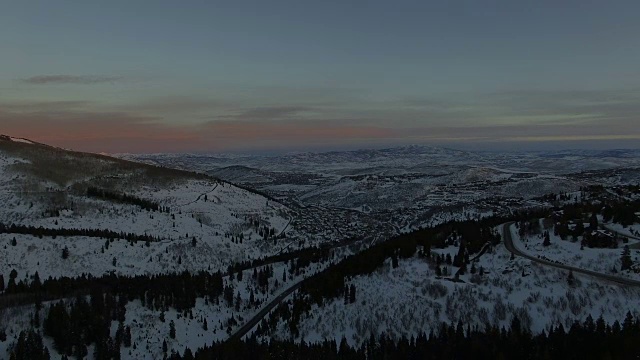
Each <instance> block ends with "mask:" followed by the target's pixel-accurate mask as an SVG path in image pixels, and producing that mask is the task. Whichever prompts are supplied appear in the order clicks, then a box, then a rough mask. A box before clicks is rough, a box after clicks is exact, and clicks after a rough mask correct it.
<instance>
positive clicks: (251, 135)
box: [0, 0, 640, 153]
mask: <svg viewBox="0 0 640 360" xmlns="http://www.w3.org/2000/svg"><path fill="white" fill-rule="evenodd" d="M639 14H640V1H637V0H629V1H589V0H582V1H570V0H562V1H558V0H554V1H548V0H542V1H540V0H538V1H378V0H373V1H313V2H312V1H225V2H220V1H131V0H129V1H100V2H98V1H63V0H56V1H51V0H45V1H31V0H20V1H5V2H3V4H2V10H1V11H0V49H1V50H0V51H1V52H0V133H3V134H8V135H12V136H16V137H26V138H30V139H33V140H36V141H41V142H45V143H48V144H52V145H57V146H62V147H66V148H73V149H77V150H86V151H94V152H111V153H120V152H229V151H263V150H267V151H291V150H309V149H313V150H321V149H340V148H366V147H380V146H389V145H404V144H429V145H442V146H451V147H458V148H477V149H484V150H493V149H548V148H549V149H550V148H611V147H613V148H629V147H631V148H638V147H640V117H639V114H640V20H639V19H638V17H639Z"/></svg>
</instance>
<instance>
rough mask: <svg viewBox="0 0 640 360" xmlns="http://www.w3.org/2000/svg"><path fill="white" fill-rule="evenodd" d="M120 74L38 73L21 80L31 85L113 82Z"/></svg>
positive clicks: (120, 77) (119, 77)
mask: <svg viewBox="0 0 640 360" xmlns="http://www.w3.org/2000/svg"><path fill="white" fill-rule="evenodd" d="M122 79H123V78H122V76H104V75H38V76H32V77H29V78H26V79H23V80H22V82H24V83H26V84H31V85H48V84H78V85H92V84H103V83H115V82H118V81H121V80H122Z"/></svg>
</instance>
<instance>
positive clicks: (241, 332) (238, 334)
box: [227, 278, 308, 341]
mask: <svg viewBox="0 0 640 360" xmlns="http://www.w3.org/2000/svg"><path fill="white" fill-rule="evenodd" d="M307 279H308V278H305V279H302V280H300V281H298V282H297V283H295V284H293V285H292V286H291V287H289V288H288V289H287V290H285V291H284V292H282V294H280V295H278V296H277V297H276V298H275V299H273V300H271V302H270V303H268V304H267V305H266V306H265V307H263V308H262V310H260V312H258V313H257V314H255V315H254V316H253V317H252V318H251V320H249V321H248V322H247V323H246V324H244V325H242V327H241V328H239V329H238V330H236V331H235V332H234V333H233V334H232V335H231V336H230V337H229V339H228V340H227V341H239V340H242V338H243V337H244V336H245V335H247V334H248V333H249V331H251V329H253V328H254V327H255V326H256V325H258V323H259V322H260V321H262V319H264V317H265V316H267V314H268V313H269V312H270V311H271V310H273V309H274V308H275V307H276V306H278V304H280V303H281V302H282V301H283V300H284V299H286V298H287V296H289V295H291V294H293V292H294V291H296V290H298V289H300V287H301V286H302V283H303V282H304V281H305V280H307Z"/></svg>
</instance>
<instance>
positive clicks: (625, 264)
mask: <svg viewBox="0 0 640 360" xmlns="http://www.w3.org/2000/svg"><path fill="white" fill-rule="evenodd" d="M620 262H621V266H620V269H621V270H628V269H630V268H631V265H633V262H632V261H631V251H630V250H629V245H625V247H624V249H623V250H622V256H621V258H620Z"/></svg>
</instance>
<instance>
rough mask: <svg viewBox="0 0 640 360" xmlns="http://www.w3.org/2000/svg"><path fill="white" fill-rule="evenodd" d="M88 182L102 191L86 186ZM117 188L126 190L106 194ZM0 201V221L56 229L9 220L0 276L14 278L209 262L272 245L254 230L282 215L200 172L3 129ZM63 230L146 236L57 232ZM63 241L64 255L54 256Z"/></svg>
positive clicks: (278, 208) (283, 220)
mask: <svg viewBox="0 0 640 360" xmlns="http://www.w3.org/2000/svg"><path fill="white" fill-rule="evenodd" d="M89 188H95V189H99V190H100V191H103V192H106V193H107V195H111V198H110V197H109V196H95V194H93V195H92V194H89V193H88V189H89ZM124 194H126V195H127V196H128V198H126V199H118V198H115V199H114V198H113V197H114V195H115V196H121V195H124ZM0 202H1V203H2V204H3V205H4V206H2V207H1V208H0V223H1V224H3V225H4V226H5V227H9V226H11V225H14V226H17V227H31V228H34V229H36V230H35V232H36V233H37V232H38V231H37V229H45V230H48V231H49V232H51V231H55V230H57V231H58V233H57V236H55V235H54V236H45V237H44V239H43V238H41V237H40V236H37V235H35V236H34V235H33V234H20V233H19V232H24V231H22V230H16V229H8V230H6V231H4V233H3V234H0V274H4V276H5V278H8V276H9V272H10V271H11V270H14V269H15V270H16V271H17V272H18V274H19V278H18V279H17V280H19V279H21V278H27V277H29V276H31V275H33V274H34V273H35V272H36V271H37V272H38V273H39V275H40V277H42V278H47V277H50V276H52V277H59V276H71V277H73V276H78V275H80V274H83V273H86V274H93V275H96V276H98V275H102V274H104V273H111V272H113V273H116V274H127V275H132V274H153V273H165V272H170V271H181V270H190V271H197V270H203V269H211V270H214V271H215V270H218V269H223V268H225V267H226V266H227V265H228V264H230V263H232V262H241V261H245V260H248V259H255V258H258V257H263V256H268V255H270V254H274V253H277V252H279V251H281V249H282V248H283V247H284V246H285V245H286V244H285V243H284V242H282V243H281V244H275V245H274V242H272V241H265V240H264V236H262V235H260V233H261V232H262V229H264V228H267V229H273V233H274V234H279V233H280V232H281V231H283V230H284V229H285V228H287V227H288V225H289V222H290V219H291V216H290V214H289V213H290V210H289V209H288V208H287V207H286V206H284V205H282V204H280V203H278V202H277V201H273V200H271V199H268V198H265V197H264V196H262V195H260V194H258V193H255V192H252V191H249V190H245V189H242V188H239V187H236V186H234V185H232V184H230V183H227V182H224V181H221V180H218V179H215V178H212V177H210V176H206V175H201V174H195V173H190V172H186V171H179V170H171V169H168V168H161V167H155V166H149V165H144V164H139V163H133V162H130V161H125V160H119V159H115V158H111V157H106V156H101V155H94V154H86V153H77V152H71V151H66V150H63V149H58V148H54V147H50V146H46V145H42V144H36V143H33V142H31V141H28V140H24V139H15V138H10V137H6V136H3V137H0ZM140 202H142V204H143V205H140ZM144 204H146V205H144ZM148 204H152V207H154V206H155V207H158V209H153V210H152V209H150V207H149V206H148ZM290 228H291V227H290ZM64 229H82V230H90V231H93V232H96V231H103V232H104V231H112V232H115V233H117V234H119V236H118V237H124V234H129V235H131V236H129V238H132V237H137V238H138V239H140V238H143V237H145V236H148V237H149V238H151V239H152V240H151V241H127V240H116V241H107V240H105V238H104V237H100V236H97V235H96V234H89V236H87V235H86V234H75V235H73V236H63V235H61V234H62V231H63V230H64ZM43 231H44V230H43ZM33 232H34V231H33V229H32V231H31V233H33ZM100 235H102V234H100ZM14 239H15V241H14ZM194 239H195V240H194ZM239 239H242V241H241V242H240V241H239ZM12 244H15V245H12ZM65 248H67V249H68V259H63V258H62V256H61V254H62V252H63V249H65Z"/></svg>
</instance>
